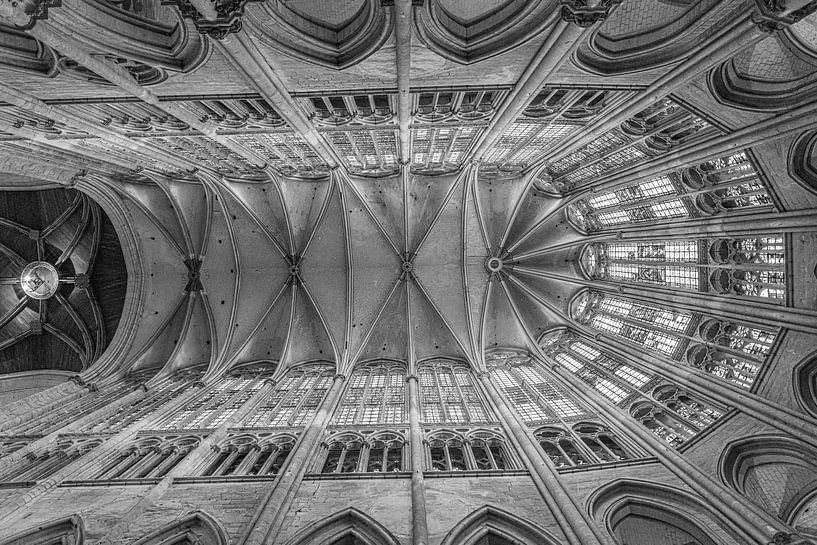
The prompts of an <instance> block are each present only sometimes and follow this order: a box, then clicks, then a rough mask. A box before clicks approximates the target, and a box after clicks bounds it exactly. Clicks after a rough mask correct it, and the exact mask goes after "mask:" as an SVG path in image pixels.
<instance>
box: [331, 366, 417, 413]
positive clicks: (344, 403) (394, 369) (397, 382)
mask: <svg viewBox="0 0 817 545" xmlns="http://www.w3.org/2000/svg"><path fill="white" fill-rule="evenodd" d="M405 390H406V371H405V367H404V366H403V365H402V364H398V363H394V362H388V361H382V362H374V363H369V364H366V365H361V366H358V367H357V368H356V369H355V371H354V372H353V373H352V377H351V378H350V379H349V386H348V387H347V389H346V392H345V393H344V395H343V399H342V400H341V403H340V407H339V408H338V409H337V411H336V413H335V418H334V421H333V424H336V425H341V426H345V425H350V424H360V425H369V426H371V425H373V424H399V423H403V422H406V420H407V416H406V391H405Z"/></svg>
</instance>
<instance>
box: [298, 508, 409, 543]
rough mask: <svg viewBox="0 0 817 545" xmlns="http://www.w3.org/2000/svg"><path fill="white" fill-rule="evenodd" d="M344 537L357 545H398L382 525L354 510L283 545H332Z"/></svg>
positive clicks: (312, 526)
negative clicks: (349, 538)
mask: <svg viewBox="0 0 817 545" xmlns="http://www.w3.org/2000/svg"><path fill="white" fill-rule="evenodd" d="M347 537H353V538H355V539H356V540H357V541H359V542H360V544H361V545H400V542H399V541H397V538H395V537H394V536H393V535H392V533H391V532H389V531H388V530H387V529H386V528H385V527H384V526H383V525H382V524H380V523H379V522H377V521H376V520H375V519H373V518H372V517H370V516H369V515H367V514H366V513H363V512H361V511H358V510H357V509H355V508H354V507H350V508H348V509H344V510H343V511H338V512H337V513H335V514H334V515H330V516H328V517H326V518H324V519H321V520H319V521H317V522H315V523H313V524H310V525H309V526H307V527H306V528H304V529H303V530H301V531H300V532H298V533H297V534H295V535H294V536H292V537H291V538H290V539H288V540H287V541H286V543H285V545H332V544H336V543H340V542H341V540H342V539H343V538H347Z"/></svg>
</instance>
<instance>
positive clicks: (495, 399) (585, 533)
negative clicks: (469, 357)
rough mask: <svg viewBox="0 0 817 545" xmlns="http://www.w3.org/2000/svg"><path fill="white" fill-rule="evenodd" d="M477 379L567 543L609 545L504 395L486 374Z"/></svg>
mask: <svg viewBox="0 0 817 545" xmlns="http://www.w3.org/2000/svg"><path fill="white" fill-rule="evenodd" d="M479 379H480V382H482V386H483V388H484V389H485V392H486V393H487V394H488V395H487V398H488V399H489V400H490V401H491V402H492V404H493V405H494V407H495V409H496V412H497V414H498V416H499V419H500V423H501V424H502V427H503V428H504V429H505V433H506V434H507V436H508V438H509V440H511V441H512V442H513V444H514V445H515V446H516V448H517V449H518V450H519V453H520V457H521V458H522V460H523V462H525V465H526V466H527V469H528V470H529V471H530V473H531V477H532V479H533V482H534V484H535V485H536V487H537V488H538V489H539V493H540V494H541V495H542V499H544V501H545V504H547V506H548V509H550V512H551V513H552V514H553V517H554V518H555V519H556V523H557V524H558V525H559V527H560V528H561V529H562V532H563V533H564V534H565V537H566V538H567V541H568V543H569V544H570V545H612V541H611V539H610V538H609V537H608V536H607V535H606V534H604V533H603V532H602V531H601V530H600V529H599V528H597V527H596V526H595V525H594V524H593V522H592V521H590V520H588V519H586V518H585V517H584V515H583V513H582V512H581V510H580V509H579V508H578V507H577V506H576V504H575V503H573V500H572V498H571V497H570V495H569V494H568V493H567V491H566V490H565V489H564V487H563V486H562V484H561V481H560V478H559V474H558V472H557V471H556V469H555V468H554V467H553V463H552V462H551V461H550V459H549V458H547V456H544V454H543V453H542V452H541V451H540V448H539V447H538V445H536V441H535V440H534V439H533V437H532V436H531V435H530V433H529V432H528V431H527V429H526V428H525V427H524V425H523V424H522V423H521V422H520V420H519V418H518V416H517V415H516V414H515V413H514V412H513V411H512V410H511V409H510V408H509V407H508V405H507V401H506V399H505V396H504V394H503V393H502V392H500V391H499V389H498V388H496V387H495V386H494V384H493V383H492V382H491V379H490V374H489V373H480V374H479Z"/></svg>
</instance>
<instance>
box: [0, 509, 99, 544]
mask: <svg viewBox="0 0 817 545" xmlns="http://www.w3.org/2000/svg"><path fill="white" fill-rule="evenodd" d="M84 542H85V525H84V524H83V522H82V517H80V516H79V515H68V516H67V517H61V518H58V519H54V520H51V521H48V522H45V523H43V524H40V525H38V526H37V527H36V528H31V529H28V530H23V531H22V532H19V533H17V534H14V535H12V536H10V537H8V538H6V539H4V540H3V545H53V544H54V543H58V544H60V545H83V543H84Z"/></svg>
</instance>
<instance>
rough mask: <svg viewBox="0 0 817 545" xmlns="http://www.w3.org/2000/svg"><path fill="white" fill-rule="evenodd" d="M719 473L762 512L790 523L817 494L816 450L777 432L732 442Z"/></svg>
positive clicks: (722, 456) (726, 451) (724, 455)
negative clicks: (776, 433) (777, 434)
mask: <svg viewBox="0 0 817 545" xmlns="http://www.w3.org/2000/svg"><path fill="white" fill-rule="evenodd" d="M720 474H721V479H722V480H723V481H724V482H725V483H726V484H727V485H729V486H730V487H731V488H733V489H734V490H736V491H737V492H739V493H740V494H742V495H743V496H745V497H746V498H747V499H749V500H751V501H752V502H753V503H755V504H756V505H758V506H759V507H760V508H762V509H763V510H764V511H766V512H767V513H769V514H770V515H772V516H774V517H777V518H778V519H780V520H782V521H783V522H785V523H787V524H793V523H794V522H795V521H796V520H797V518H798V517H799V516H800V515H802V513H803V511H804V510H805V509H806V508H808V504H809V503H810V501H811V500H812V498H813V497H814V495H815V493H817V451H815V450H814V449H812V448H809V447H807V446H805V445H803V444H802V443H800V442H799V441H797V440H795V439H792V438H788V437H781V436H776V435H767V436H760V437H753V438H751V439H745V440H741V441H735V442H733V443H731V444H729V445H727V447H726V448H725V449H724V451H723V454H722V455H721V459H720Z"/></svg>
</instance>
